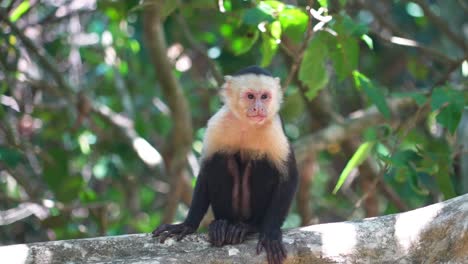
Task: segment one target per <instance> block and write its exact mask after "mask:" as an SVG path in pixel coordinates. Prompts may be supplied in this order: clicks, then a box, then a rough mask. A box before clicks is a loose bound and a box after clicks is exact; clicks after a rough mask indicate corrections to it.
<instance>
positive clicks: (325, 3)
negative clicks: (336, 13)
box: [317, 0, 328, 7]
mask: <svg viewBox="0 0 468 264" xmlns="http://www.w3.org/2000/svg"><path fill="white" fill-rule="evenodd" d="M317 2H318V3H319V4H320V6H321V7H328V0H318V1H317Z"/></svg>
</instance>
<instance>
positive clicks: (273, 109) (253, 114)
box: [222, 74, 282, 125]
mask: <svg viewBox="0 0 468 264" xmlns="http://www.w3.org/2000/svg"><path fill="white" fill-rule="evenodd" d="M222 95H223V99H224V102H225V103H226V105H227V106H228V107H229V109H230V110H231V111H232V112H233V113H234V114H235V115H236V117H237V118H239V119H241V120H244V121H247V122H248V123H249V124H253V125H262V124H264V123H265V122H267V121H268V120H271V119H272V117H274V116H275V115H276V113H277V112H278V110H279V108H280V105H281V101H282V92H281V87H280V83H279V78H274V77H269V76H265V75H255V74H246V75H240V76H235V77H231V76H226V83H225V85H224V86H223V92H222Z"/></svg>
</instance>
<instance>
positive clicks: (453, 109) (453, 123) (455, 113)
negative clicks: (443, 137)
mask: <svg viewBox="0 0 468 264" xmlns="http://www.w3.org/2000/svg"><path fill="white" fill-rule="evenodd" d="M462 111H463V108H461V109H460V108H459V107H457V106H456V105H455V104H449V105H448V106H447V107H444V108H442V110H440V112H439V114H437V117H436V120H437V122H438V123H439V124H441V125H442V126H444V127H445V128H447V129H448V130H449V131H450V133H452V134H454V133H455V131H456V130H457V127H458V124H459V123H460V120H461V117H462Z"/></svg>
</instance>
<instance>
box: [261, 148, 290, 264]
mask: <svg viewBox="0 0 468 264" xmlns="http://www.w3.org/2000/svg"><path fill="white" fill-rule="evenodd" d="M291 151H292V150H291ZM288 167H289V169H288V175H287V176H286V178H285V180H284V179H283V180H282V181H281V182H280V183H279V184H278V186H277V188H276V190H275V192H274V195H273V197H272V200H271V203H270V206H269V208H268V210H267V212H266V215H265V217H264V220H263V223H262V225H261V227H260V234H259V240H258V244H257V253H260V252H261V251H262V249H265V251H266V254H267V259H268V263H269V264H272V263H275V264H276V263H282V262H283V260H284V259H285V258H286V249H285V248H284V246H283V243H282V233H281V225H282V224H283V222H284V220H285V218H286V216H287V214H288V210H289V207H290V205H291V202H292V199H293V198H294V194H295V192H296V188H297V182H298V174H297V168H296V161H295V158H294V153H292V152H291V154H290V157H289V161H288Z"/></svg>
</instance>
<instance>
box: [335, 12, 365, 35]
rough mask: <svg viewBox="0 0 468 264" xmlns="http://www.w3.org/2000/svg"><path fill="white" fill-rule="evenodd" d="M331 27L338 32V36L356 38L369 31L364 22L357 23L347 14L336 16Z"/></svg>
mask: <svg viewBox="0 0 468 264" xmlns="http://www.w3.org/2000/svg"><path fill="white" fill-rule="evenodd" d="M333 29H334V30H335V31H336V33H338V36H342V37H345V36H347V37H357V38H360V37H361V36H362V35H364V34H366V33H367V32H368V31H369V28H368V27H367V25H366V24H364V23H357V22H356V21H354V20H353V19H352V18H351V17H349V16H347V15H344V16H343V15H342V16H338V17H336V23H335V24H334V25H333Z"/></svg>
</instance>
